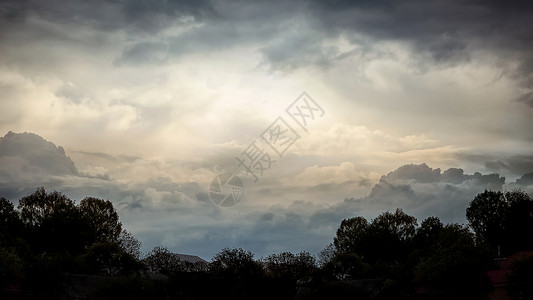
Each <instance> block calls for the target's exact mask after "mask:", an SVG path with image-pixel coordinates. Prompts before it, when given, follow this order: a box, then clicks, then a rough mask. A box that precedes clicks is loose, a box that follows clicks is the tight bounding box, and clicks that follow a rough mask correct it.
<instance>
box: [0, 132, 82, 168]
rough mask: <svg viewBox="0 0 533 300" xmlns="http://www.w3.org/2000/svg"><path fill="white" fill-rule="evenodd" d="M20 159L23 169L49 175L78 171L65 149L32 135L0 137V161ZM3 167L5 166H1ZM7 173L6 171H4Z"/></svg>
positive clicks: (10, 133) (11, 134)
mask: <svg viewBox="0 0 533 300" xmlns="http://www.w3.org/2000/svg"><path fill="white" fill-rule="evenodd" d="M17 158H22V161H23V162H24V163H25V164H26V165H25V166H24V167H23V168H24V169H27V170H28V171H30V170H29V168H37V169H39V172H46V174H49V175H76V174H77V173H78V170H77V169H76V166H75V165H74V162H73V161H72V160H71V159H70V157H68V156H66V155H65V149H63V147H61V146H59V147H56V145H55V144H54V143H52V142H48V141H46V140H45V139H43V138H42V137H40V136H38V135H36V134H33V133H27V132H24V133H14V132H12V131H10V132H8V133H7V134H6V135H5V136H4V137H0V159H3V160H5V161H8V160H12V161H15V160H16V159H17ZM2 166H5V164H2ZM6 171H7V170H6Z"/></svg>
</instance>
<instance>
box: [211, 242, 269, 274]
mask: <svg viewBox="0 0 533 300" xmlns="http://www.w3.org/2000/svg"><path fill="white" fill-rule="evenodd" d="M210 271H211V272H213V273H215V274H220V275H226V276H259V275H262V267H261V265H260V264H259V263H258V262H256V261H255V260H254V254H253V253H252V252H251V251H248V250H244V249H242V248H233V249H229V248H224V249H222V251H220V252H219V253H217V254H216V255H215V256H214V257H213V259H212V260H211V263H210Z"/></svg>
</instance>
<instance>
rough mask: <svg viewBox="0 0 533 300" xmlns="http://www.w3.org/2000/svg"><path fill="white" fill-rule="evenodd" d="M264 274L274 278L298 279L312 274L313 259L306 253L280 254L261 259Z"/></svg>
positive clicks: (313, 267) (313, 269)
mask: <svg viewBox="0 0 533 300" xmlns="http://www.w3.org/2000/svg"><path fill="white" fill-rule="evenodd" d="M263 264H264V266H265V269H266V272H267V274H268V275H269V276H271V277H275V278H294V279H298V278H301V277H304V276H309V275H311V274H313V272H314V271H315V269H316V260H315V258H314V257H313V256H312V255H311V254H310V253H309V252H306V251H302V252H300V253H298V254H293V253H291V252H281V253H279V254H271V255H269V256H267V257H266V258H264V259H263Z"/></svg>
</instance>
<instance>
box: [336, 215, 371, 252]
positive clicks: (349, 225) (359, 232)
mask: <svg viewBox="0 0 533 300" xmlns="http://www.w3.org/2000/svg"><path fill="white" fill-rule="evenodd" d="M368 227H369V224H368V221H367V220H366V219H365V218H363V217H355V218H350V219H344V220H342V222H341V225H340V226H339V229H337V234H336V236H335V238H334V239H333V243H334V245H335V248H336V249H337V251H339V252H344V253H357V254H359V255H361V254H362V253H363V252H364V250H365V249H364V246H365V245H364V243H365V239H366V234H367V231H368Z"/></svg>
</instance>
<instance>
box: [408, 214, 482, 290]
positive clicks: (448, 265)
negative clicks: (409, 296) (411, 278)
mask: <svg viewBox="0 0 533 300" xmlns="http://www.w3.org/2000/svg"><path fill="white" fill-rule="evenodd" d="M434 221H435V220H434V219H431V220H429V221H428V222H429V223H433V225H436V226H429V225H428V222H426V223H425V224H424V225H425V227H426V229H428V227H430V229H431V234H430V235H428V236H427V240H426V241H425V244H424V245H423V246H422V247H424V250H423V251H420V252H419V256H418V263H417V264H416V266H415V268H414V274H415V278H416V280H417V282H419V283H421V284H423V285H425V286H427V287H431V288H434V289H454V290H456V291H461V292H463V293H467V292H472V291H474V290H475V289H476V288H478V287H479V271H480V270H483V268H484V266H485V262H486V261H489V260H488V259H486V257H485V256H484V255H483V254H484V253H483V252H482V251H481V249H480V248H478V247H476V244H475V239H474V235H473V234H472V232H470V231H469V230H468V228H467V227H464V226H461V225H458V224H448V225H445V226H439V225H438V223H437V222H434ZM420 234H423V233H420Z"/></svg>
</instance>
